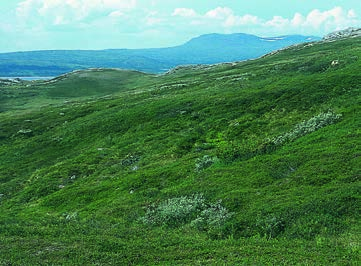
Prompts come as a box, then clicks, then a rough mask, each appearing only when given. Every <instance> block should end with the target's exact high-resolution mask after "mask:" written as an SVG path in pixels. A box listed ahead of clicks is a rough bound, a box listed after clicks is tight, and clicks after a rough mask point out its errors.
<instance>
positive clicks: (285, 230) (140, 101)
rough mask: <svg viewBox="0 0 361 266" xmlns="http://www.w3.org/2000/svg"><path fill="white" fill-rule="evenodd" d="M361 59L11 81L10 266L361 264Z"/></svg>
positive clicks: (350, 51) (2, 132)
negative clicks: (155, 73)
mask: <svg viewBox="0 0 361 266" xmlns="http://www.w3.org/2000/svg"><path fill="white" fill-rule="evenodd" d="M360 58H361V38H345V39H343V40H336V41H332V42H317V43H311V44H301V45H298V46H293V47H290V48H288V49H284V50H281V51H278V52H276V53H272V54H269V55H267V56H264V57H262V58H259V59H257V60H251V61H244V62H237V63H228V64H219V65H209V66H206V65H204V66H188V67H178V68H176V69H173V70H172V71H169V72H168V73H166V74H162V75H154V74H145V73H142V72H136V71H124V70H115V69H92V70H87V71H75V72H72V73H68V74H66V75H63V76H61V77H58V78H56V79H53V80H50V81H34V82H26V81H5V80H3V81H0V92H1V94H0V96H1V98H0V104H1V105H0V107H1V110H0V124H1V129H0V162H1V164H0V247H1V256H0V265H306V264H307V265H357V261H360V235H361V234H360V229H361V226H360V225H361V224H360V211H361V210H360V206H361V204H360V195H361V193H360V192H361V191H360V188H361V186H360V173H361V171H360V170H361V169H360V165H361V160H360V146H361V145H360V144H361V143H360V137H361V131H360V128H361V110H360V100H361V97H360V86H361V71H360V69H361V59H360Z"/></svg>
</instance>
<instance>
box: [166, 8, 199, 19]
mask: <svg viewBox="0 0 361 266" xmlns="http://www.w3.org/2000/svg"><path fill="white" fill-rule="evenodd" d="M172 16H180V17H196V16H197V12H196V11H194V9H191V8H176V9H174V11H173V14H172Z"/></svg>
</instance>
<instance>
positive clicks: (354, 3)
mask: <svg viewBox="0 0 361 266" xmlns="http://www.w3.org/2000/svg"><path fill="white" fill-rule="evenodd" d="M347 27H361V0H267V1H266V0H218V1H216V0H0V53H2V52H12V51H30V50H52V49H83V50H85V49H94V50H98V49H114V48H131V49H135V48H151V47H169V46H176V45H180V44H183V43H185V42H187V41H188V40H190V39H191V38H193V37H197V36H199V35H202V34H207V33H225V34H229V33H248V34H254V35H258V36H262V37H274V36H281V35H286V34H302V35H315V36H321V37H322V36H324V35H326V34H327V33H330V32H332V31H335V30H340V29H345V28H347Z"/></svg>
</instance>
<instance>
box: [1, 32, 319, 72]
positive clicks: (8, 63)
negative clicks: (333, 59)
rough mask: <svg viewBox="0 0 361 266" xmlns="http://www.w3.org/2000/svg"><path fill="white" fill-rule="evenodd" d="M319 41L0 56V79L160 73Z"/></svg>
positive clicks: (214, 42)
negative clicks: (81, 72)
mask: <svg viewBox="0 0 361 266" xmlns="http://www.w3.org/2000/svg"><path fill="white" fill-rule="evenodd" d="M320 39H321V38H319V37H315V36H301V35H289V36H279V37H267V38H266V37H258V36H255V35H249V34H243V33H237V34H206V35H201V36H199V37H197V38H194V39H191V40H190V41H188V42H186V43H185V44H183V45H180V46H175V47H169V48H153V49H109V50H46V51H29V52H14V53H0V76H7V77H10V76H57V75H60V74H63V73H65V72H69V71H72V70H75V69H86V68H97V67H102V68H124V69H133V70H139V71H144V72H150V73H161V72H165V71H167V70H169V69H170V68H173V67H175V66H178V65H184V64H215V63H221V62H231V61H240V60H246V59H253V58H257V57H259V56H262V55H264V54H266V53H269V52H271V51H273V50H277V49H280V48H283V47H286V46H289V45H293V44H297V43H303V42H311V41H318V40H320Z"/></svg>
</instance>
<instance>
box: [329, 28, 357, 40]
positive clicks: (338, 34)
mask: <svg viewBox="0 0 361 266" xmlns="http://www.w3.org/2000/svg"><path fill="white" fill-rule="evenodd" d="M355 37H361V28H352V27H351V28H347V29H345V30H339V31H334V32H331V33H329V34H327V35H326V36H325V37H323V39H322V40H323V41H334V40H338V39H344V38H355Z"/></svg>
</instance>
